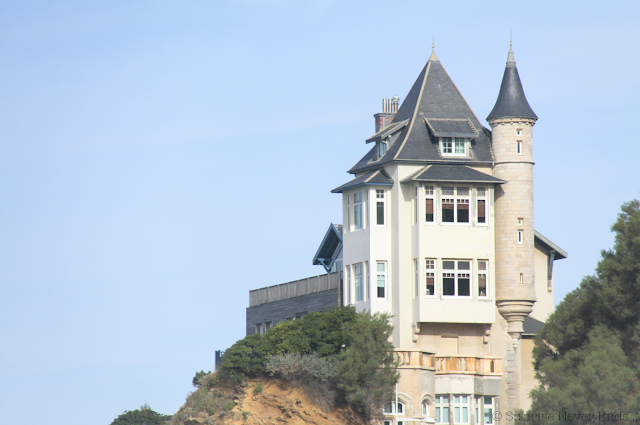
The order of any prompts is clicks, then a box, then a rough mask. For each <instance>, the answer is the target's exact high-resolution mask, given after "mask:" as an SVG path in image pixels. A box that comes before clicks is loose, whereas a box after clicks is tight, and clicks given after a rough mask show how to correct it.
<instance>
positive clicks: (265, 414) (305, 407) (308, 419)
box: [172, 379, 362, 425]
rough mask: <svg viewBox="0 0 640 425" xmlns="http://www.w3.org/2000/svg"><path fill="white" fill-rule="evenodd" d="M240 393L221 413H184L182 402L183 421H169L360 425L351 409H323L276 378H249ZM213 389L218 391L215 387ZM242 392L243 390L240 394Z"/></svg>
mask: <svg viewBox="0 0 640 425" xmlns="http://www.w3.org/2000/svg"><path fill="white" fill-rule="evenodd" d="M258 382H260V383H261V385H262V387H263V390H262V391H261V392H258V393H255V392H254V388H255V385H256V384H257V383H258ZM242 389H243V390H244V391H241V392H240V393H236V395H235V396H234V398H233V404H234V407H233V408H232V409H230V410H228V411H226V412H224V414H222V415H220V414H215V413H214V414H213V415H210V414H209V412H207V411H200V412H195V411H190V412H189V414H188V415H185V413H186V412H184V408H185V406H186V404H185V406H183V407H182V408H181V409H180V410H179V411H178V413H177V414H176V417H177V416H179V415H180V416H181V417H183V418H184V421H182V420H181V421H179V422H176V421H174V422H172V424H178V423H179V424H184V425H200V424H225V425H258V424H260V425H262V424H288V425H309V424H314V425H335V424H349V425H362V422H361V420H359V419H358V418H357V417H356V416H355V415H354V414H353V412H352V411H351V410H350V409H335V410H332V411H331V412H328V413H324V412H323V411H322V410H321V409H319V408H318V407H316V406H315V405H314V404H313V403H312V401H311V400H309V399H308V397H307V396H306V395H305V394H304V392H302V391H301V390H300V389H299V388H295V387H293V386H291V385H290V384H289V383H287V382H284V381H281V380H277V379H262V380H259V381H258V380H250V381H248V382H246V383H245V384H243V385H242ZM210 391H214V389H212V390H210ZM215 391H220V390H219V389H215ZM243 393H244V394H243Z"/></svg>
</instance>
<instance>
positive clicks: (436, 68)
mask: <svg viewBox="0 0 640 425" xmlns="http://www.w3.org/2000/svg"><path fill="white" fill-rule="evenodd" d="M425 118H426V119H427V120H428V121H429V122H434V123H436V122H438V123H439V122H441V121H438V120H445V119H446V120H451V119H457V120H461V121H468V122H469V123H470V124H471V126H472V127H473V128H475V130H476V132H475V133H477V134H475V137H474V138H473V139H472V141H471V156H469V157H456V158H450V157H443V156H442V155H441V154H440V151H439V147H438V136H436V135H434V134H433V133H432V131H431V130H430V129H429V126H428V124H427V121H425ZM405 120H409V121H408V124H407V125H406V126H404V127H402V128H401V129H400V130H399V131H398V133H399V136H398V137H397V140H396V141H395V142H394V143H393V144H391V146H389V147H388V148H387V152H386V154H385V155H384V156H383V157H382V158H380V159H379V160H375V159H376V155H375V146H374V147H372V148H371V150H370V151H369V152H368V153H367V154H366V155H365V156H364V157H363V158H362V159H361V160H360V161H358V163H357V164H356V165H354V166H353V167H352V168H351V169H350V170H349V173H352V174H355V173H357V172H360V171H364V170H367V169H371V168H379V167H380V166H381V165H384V164H388V163H390V162H398V161H402V162H411V163H416V162H418V163H420V162H423V163H433V162H447V163H489V164H493V155H492V153H491V147H490V145H491V132H490V131H489V130H487V129H486V128H484V127H483V126H482V124H481V123H480V120H478V117H476V115H475V114H474V113H473V111H472V110H471V108H470V107H469V105H468V104H467V102H466V101H465V99H464V98H463V97H462V95H461V94H460V92H459V91H458V88H457V87H456V86H455V84H454V83H453V81H452V80H451V78H450V77H449V74H447V71H445V69H444V67H443V66H442V64H441V63H440V60H439V59H438V57H437V56H436V55H435V53H432V54H431V57H430V58H429V60H428V61H427V64H426V65H425V66H424V68H423V69H422V71H421V72H420V75H419V76H418V79H417V80H416V81H415V83H414V84H413V87H411V90H409V93H408V94H407V96H406V97H405V99H404V101H403V102H402V105H400V108H399V109H398V112H397V113H396V115H395V117H394V119H393V121H392V123H391V126H393V125H395V124H397V123H400V122H403V121H405ZM465 132H466V129H465ZM374 137H375V136H374ZM369 140H371V139H369Z"/></svg>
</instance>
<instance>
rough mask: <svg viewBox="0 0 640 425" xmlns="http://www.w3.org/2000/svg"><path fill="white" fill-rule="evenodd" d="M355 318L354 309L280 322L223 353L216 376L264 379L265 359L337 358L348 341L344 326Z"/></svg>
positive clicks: (238, 379)
mask: <svg viewBox="0 0 640 425" xmlns="http://www.w3.org/2000/svg"><path fill="white" fill-rule="evenodd" d="M355 317H356V311H355V309H354V308H353V307H340V308H334V309H330V310H326V311H323V312H319V313H309V314H307V315H306V316H305V317H303V318H302V319H300V320H294V321H290V322H280V323H278V324H277V325H276V326H274V327H273V328H271V329H269V330H268V331H267V332H266V333H265V334H264V335H260V334H253V335H248V336H246V337H244V338H243V339H241V340H239V341H237V342H236V343H235V344H233V345H232V346H231V347H230V348H229V349H227V350H226V351H225V352H224V354H223V355H222V359H221V363H220V367H219V368H218V372H219V375H220V376H221V377H224V378H230V379H232V380H234V381H242V380H243V379H244V378H246V377H256V376H261V375H264V374H265V362H266V361H267V359H268V358H269V357H271V356H274V355H279V354H287V353H298V354H310V353H317V354H318V355H321V356H330V355H335V354H338V353H339V352H340V350H341V348H342V345H343V344H346V342H347V341H348V337H346V336H345V335H344V332H343V326H344V325H345V323H348V322H350V321H353V320H355Z"/></svg>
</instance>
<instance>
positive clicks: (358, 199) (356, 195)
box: [353, 192, 362, 202]
mask: <svg viewBox="0 0 640 425" xmlns="http://www.w3.org/2000/svg"><path fill="white" fill-rule="evenodd" d="M353 202H362V192H357V193H354V194H353Z"/></svg>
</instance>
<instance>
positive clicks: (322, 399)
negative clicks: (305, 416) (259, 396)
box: [265, 353, 339, 412]
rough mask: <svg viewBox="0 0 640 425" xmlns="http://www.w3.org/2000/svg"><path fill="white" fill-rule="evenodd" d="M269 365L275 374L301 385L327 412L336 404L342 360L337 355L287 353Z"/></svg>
mask: <svg viewBox="0 0 640 425" xmlns="http://www.w3.org/2000/svg"><path fill="white" fill-rule="evenodd" d="M265 368H266V370H267V372H269V373H270V374H271V375H272V376H277V377H279V378H281V379H284V380H286V381H289V382H291V383H292V384H294V385H296V386H298V387H300V388H301V389H302V390H303V391H304V392H305V393H306V394H307V396H308V397H309V399H311V400H313V402H314V403H315V404H316V405H317V406H318V407H320V408H321V409H322V410H324V411H325V412H328V411H329V410H331V409H332V408H333V406H334V405H335V399H336V395H337V392H336V384H337V378H338V373H339V372H338V360H337V358H336V357H335V356H328V357H321V356H319V355H318V354H315V353H312V354H298V353H287V354H281V355H276V356H272V357H270V358H269V359H268V360H267V362H266V364H265Z"/></svg>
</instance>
